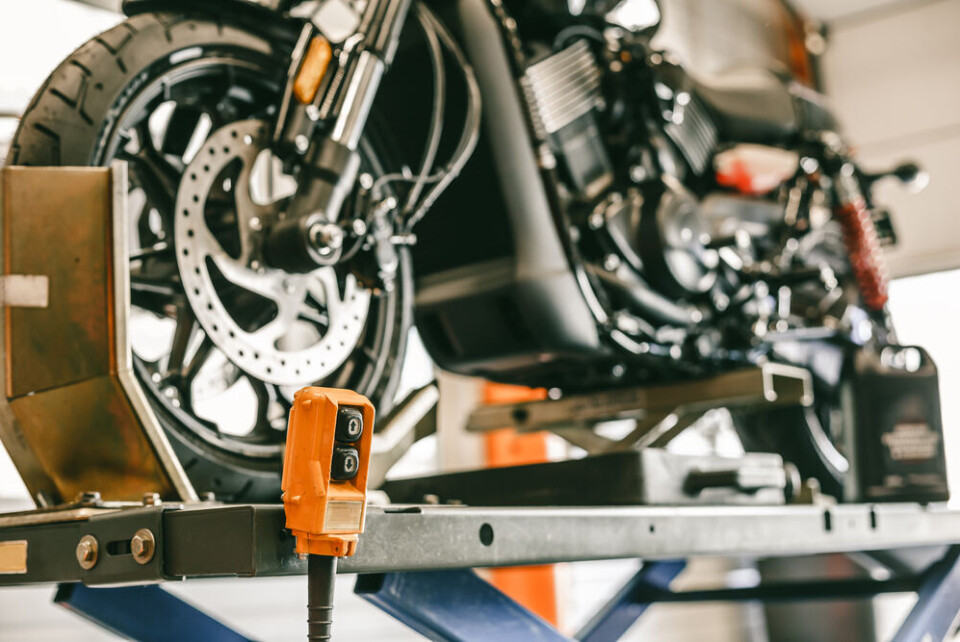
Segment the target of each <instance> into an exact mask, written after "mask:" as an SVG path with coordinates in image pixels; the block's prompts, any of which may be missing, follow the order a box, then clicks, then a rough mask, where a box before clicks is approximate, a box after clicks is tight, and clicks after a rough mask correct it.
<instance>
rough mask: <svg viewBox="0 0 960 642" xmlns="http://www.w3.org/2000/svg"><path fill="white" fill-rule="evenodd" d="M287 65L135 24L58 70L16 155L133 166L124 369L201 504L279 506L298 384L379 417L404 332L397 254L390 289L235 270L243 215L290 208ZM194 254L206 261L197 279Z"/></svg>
mask: <svg viewBox="0 0 960 642" xmlns="http://www.w3.org/2000/svg"><path fill="white" fill-rule="evenodd" d="M294 35H295V34H294ZM288 56H289V45H288V44H283V43H277V42H276V41H274V40H271V39H268V38H266V37H264V36H261V35H258V34H256V33H253V32H251V31H249V30H246V29H242V28H240V27H238V26H232V25H231V24H229V23H228V22H223V21H222V20H214V19H210V18H208V17H204V16H202V15H182V14H165V13H153V14H141V15H137V16H134V17H132V18H130V19H129V20H127V21H125V22H123V23H121V24H119V25H117V26H116V27H114V28H112V29H110V30H108V31H106V32H104V33H102V34H101V35H99V36H97V37H96V38H94V39H92V40H90V41H89V42H87V43H86V44H84V45H83V46H81V47H80V48H79V49H78V50H77V51H75V52H74V53H73V54H72V55H71V56H70V57H69V58H67V60H65V61H64V62H63V63H62V64H61V65H60V66H59V67H58V68H57V69H56V70H55V71H54V72H53V74H52V75H51V76H50V77H49V78H48V79H47V81H46V83H45V84H44V85H43V87H42V88H41V89H40V90H39V92H38V93H37V94H36V96H35V97H34V98H33V100H32V101H31V103H30V105H29V107H28V108H27V110H26V112H25V113H24V115H23V117H22V119H21V121H20V126H19V128H18V130H17V133H16V135H15V138H14V140H13V142H12V145H11V148H10V154H9V158H8V164H10V165H32V166H105V165H109V164H110V163H111V162H112V161H114V160H116V159H121V160H126V161H127V162H128V167H129V176H130V181H129V193H128V203H129V208H128V220H129V226H128V229H129V233H130V243H129V245H130V248H131V255H130V275H131V288H132V291H131V301H132V308H131V313H130V318H129V332H128V334H129V336H130V337H131V343H132V346H133V351H134V355H133V357H134V368H135V371H136V374H137V377H138V379H139V382H140V384H141V386H142V387H143V389H144V390H145V392H146V396H147V398H148V399H149V400H150V403H151V405H152V407H153V409H154V411H155V413H156V415H157V417H158V419H159V421H160V423H161V424H162V425H163V428H164V429H165V431H166V432H167V434H168V435H169V437H170V442H171V444H172V446H173V448H174V450H175V451H176V452H177V455H178V456H179V458H180V460H181V462H182V463H183V466H184V469H185V470H186V472H187V475H188V476H189V477H190V479H191V481H192V482H193V484H194V486H195V488H196V489H197V491H198V492H200V493H204V492H213V493H215V494H216V495H217V496H218V497H219V498H221V499H223V500H227V501H243V502H261V501H277V500H278V499H279V492H280V491H279V486H280V472H281V465H282V462H281V457H282V452H283V445H284V441H285V436H286V419H287V414H288V411H289V408H290V404H291V401H292V396H293V393H294V392H295V391H296V390H297V389H299V388H300V387H303V386H306V385H321V386H329V387H338V388H349V389H353V390H356V391H358V392H360V393H361V394H363V395H366V396H367V397H368V398H370V400H371V401H372V402H373V403H374V404H375V405H376V406H377V410H378V412H387V411H388V410H389V407H390V405H391V404H392V402H393V401H394V394H395V392H396V388H397V383H398V379H399V375H400V366H401V362H402V357H403V353H404V348H405V342H406V336H407V332H408V330H409V327H410V323H411V315H410V306H411V296H412V280H411V268H410V259H409V256H408V253H407V252H406V251H405V250H402V249H401V250H400V267H399V273H398V275H397V278H396V280H395V284H394V286H393V287H391V288H377V289H375V290H371V289H367V288H366V287H365V286H364V285H362V284H361V283H360V282H359V280H357V279H356V278H354V277H353V276H352V275H351V274H350V271H349V270H348V269H343V270H340V269H334V268H325V269H324V270H320V271H318V272H316V273H314V274H311V275H306V276H302V275H287V274H284V273H282V272H280V271H279V270H272V269H269V268H268V267H267V266H262V265H259V264H258V263H257V262H256V261H253V262H249V261H248V262H243V261H241V260H240V259H239V258H238V257H241V254H242V253H241V251H240V248H241V246H242V245H243V243H242V241H243V235H244V234H249V233H251V232H250V230H248V229H240V230H238V229H237V228H238V227H240V223H239V221H244V220H245V221H248V222H250V223H249V226H248V227H255V226H254V224H253V221H255V220H256V219H257V217H255V216H254V217H250V216H246V217H244V216H241V215H240V212H241V209H242V207H247V208H253V211H258V212H259V211H263V212H269V211H271V208H274V209H276V208H282V207H283V204H284V196H285V195H289V193H290V191H291V190H290V188H289V185H288V186H287V188H286V191H284V188H283V186H282V185H281V186H280V187H278V186H277V185H276V183H277V182H278V181H277V180H275V179H277V178H278V176H277V171H278V170H277V169H276V167H277V165H278V164H279V163H276V162H274V161H275V159H273V158H272V157H271V156H270V154H269V152H268V151H266V146H267V144H268V142H269V134H268V132H269V129H270V123H272V121H273V118H274V116H275V114H276V111H277V109H278V104H279V100H280V95H281V92H282V89H283V86H284V82H285V80H286V78H285V73H286V69H287V64H288V60H289V58H288ZM208 152H209V158H208V157H207V153H208ZM361 155H362V171H363V172H365V173H368V174H370V175H371V176H372V177H376V176H378V175H380V174H382V173H384V172H385V170H384V168H383V165H382V163H383V161H382V159H381V156H382V155H381V154H379V153H378V151H377V145H376V144H374V143H372V142H371V141H370V140H365V141H364V143H363V144H362V145H361ZM279 178H280V179H282V178H283V177H282V176H281V177H279ZM287 178H288V179H289V180H291V181H292V180H293V179H292V178H289V177H287ZM279 182H281V183H282V182H283V181H282V180H280V181H279ZM199 185H202V186H203V188H202V190H201V189H200V187H198V186H199ZM184 186H186V187H184ZM185 189H189V190H192V191H190V192H189V194H190V200H191V201H195V202H196V203H197V204H196V205H195V206H194V205H191V206H190V207H189V208H188V207H184V203H185V202H190V201H185V200H184V198H185V196H184V194H185V192H184V190H185ZM198 190H199V191H200V192H202V193H201V194H200V196H201V198H197V192H198ZM281 192H282V193H281ZM181 213H182V215H183V220H187V221H190V226H191V227H190V228H189V229H184V228H183V226H184V225H186V224H185V223H183V222H181V219H180V218H178V217H179V216H180V214H181ZM62 224H63V225H69V224H70V222H69V220H68V218H67V216H66V215H65V217H64V220H63V221H62ZM178 225H179V226H181V227H179V228H178V227H177V226H178ZM195 228H196V229H195ZM188 252H192V254H191V257H196V256H197V255H198V253H199V254H200V255H201V256H202V257H204V258H203V259H202V260H201V261H200V262H199V263H197V264H196V266H195V267H194V266H193V265H192V264H191V267H190V269H189V273H188V271H187V270H186V264H185V263H184V260H183V256H182V255H183V254H187V253H188ZM193 260H197V259H195V258H194V259H193ZM214 302H215V303H216V304H217V305H213V303H214ZM201 304H202V305H201ZM285 311H291V312H290V313H289V314H288V313H286V312H285ZM245 346H254V347H253V348H245ZM265 364H273V365H265Z"/></svg>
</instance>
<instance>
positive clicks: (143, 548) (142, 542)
mask: <svg viewBox="0 0 960 642" xmlns="http://www.w3.org/2000/svg"><path fill="white" fill-rule="evenodd" d="M155 550H156V540H155V539H154V537H153V533H152V532H151V531H150V530H149V529H147V528H141V529H140V530H138V531H137V532H136V533H134V535H133V537H132V538H131V539H130V553H131V554H132V555H133V559H134V560H135V561H136V562H137V564H146V563H148V562H149V561H150V560H152V559H153V553H154V551H155Z"/></svg>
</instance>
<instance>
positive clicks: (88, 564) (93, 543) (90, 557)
mask: <svg viewBox="0 0 960 642" xmlns="http://www.w3.org/2000/svg"><path fill="white" fill-rule="evenodd" d="M98 551H99V546H98V545H97V538H95V537H94V536H93V535H84V536H83V537H82V538H81V539H80V542H79V543H78V544H77V550H76V555H77V563H78V564H80V568H82V569H84V570H87V571H89V570H90V569H91V568H93V567H94V566H96V565H97V555H98Z"/></svg>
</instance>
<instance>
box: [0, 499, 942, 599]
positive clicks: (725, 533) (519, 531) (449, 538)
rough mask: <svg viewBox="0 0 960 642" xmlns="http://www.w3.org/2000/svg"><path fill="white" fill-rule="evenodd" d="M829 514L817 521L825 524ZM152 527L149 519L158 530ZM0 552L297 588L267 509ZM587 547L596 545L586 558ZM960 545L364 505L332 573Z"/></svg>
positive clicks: (596, 516) (71, 577) (707, 519)
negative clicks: (96, 559) (88, 553)
mask: <svg viewBox="0 0 960 642" xmlns="http://www.w3.org/2000/svg"><path fill="white" fill-rule="evenodd" d="M828 515H829V519H827V516H828ZM158 518H160V519H158ZM5 519H6V521H5V524H6V526H5V527H0V542H4V541H21V540H22V541H26V542H27V550H28V551H29V554H28V555H29V559H28V563H27V570H26V572H25V573H22V574H16V575H3V574H0V585H9V584H27V583H37V582H74V581H82V582H84V583H86V584H89V585H94V584H108V583H119V582H144V581H151V580H152V581H157V580H163V579H179V578H183V577H198V576H225V575H242V576H254V575H257V576H269V575H301V574H305V573H306V563H305V562H302V561H300V560H299V559H298V558H297V556H296V554H295V553H294V543H293V538H292V537H291V536H290V535H289V534H288V533H287V532H286V531H285V530H284V525H285V518H284V514H283V508H282V507H281V506H266V505H264V506H257V505H236V506H207V507H202V506H201V507H188V506H186V505H184V506H182V507H181V506H180V505H166V504H164V505H163V506H160V507H140V508H123V509H119V510H118V509H114V510H112V511H108V510H104V511H100V512H94V514H93V516H92V517H91V516H90V512H85V513H77V512H76V511H74V512H73V513H71V514H70V519H71V521H63V522H54V523H46V524H22V525H17V524H16V523H15V520H13V521H11V520H10V519H8V518H5ZM140 528H150V529H151V530H152V531H153V533H154V534H155V536H156V538H157V550H158V557H159V556H162V558H163V559H162V564H159V563H152V564H150V565H146V566H141V565H139V564H137V563H136V562H135V561H134V560H132V559H131V557H130V556H129V555H115V556H108V557H105V558H104V559H103V560H102V563H98V564H97V565H96V566H95V567H94V568H93V569H91V570H83V569H81V568H80V567H79V565H78V564H77V561H76V558H75V549H76V547H77V544H78V543H79V541H80V539H81V538H82V537H83V536H84V535H88V534H89V535H93V536H94V537H96V538H97V539H98V541H100V542H104V543H108V544H109V543H110V542H114V541H129V539H130V537H132V535H133V534H134V533H135V532H136V531H137V530H139V529H140ZM597 542H603V545H602V546H598V545H597ZM957 543H960V511H958V510H953V509H949V508H947V507H946V506H942V505H928V506H925V507H924V506H920V505H918V504H889V505H875V506H870V505H858V504H851V505H840V506H833V507H829V508H824V507H817V506H771V507H757V506H753V507H707V506H702V507H701V506H690V507H679V508H676V507H632V508H622V507H613V508H469V507H462V506H408V507H401V506H391V507H376V506H371V507H369V509H368V511H367V523H366V531H365V533H364V534H363V536H362V537H361V538H360V545H359V548H358V550H357V554H356V555H355V556H354V557H350V558H346V559H344V560H343V563H342V564H341V565H340V567H339V570H340V571H341V572H344V573H382V572H392V571H406V570H414V571H421V570H439V569H452V568H467V567H490V566H512V565H524V564H549V563H555V562H568V561H584V560H598V559H626V558H634V559H636V558H639V559H644V560H648V561H649V560H665V559H685V558H688V557H691V556H699V555H715V556H730V557H737V556H750V557H784V556H796V555H816V554H823V553H840V552H853V551H877V550H890V549H897V548H908V547H924V546H926V547H932V546H943V545H950V544H957Z"/></svg>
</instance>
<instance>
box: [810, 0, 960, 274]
mask: <svg viewBox="0 0 960 642" xmlns="http://www.w3.org/2000/svg"><path fill="white" fill-rule="evenodd" d="M799 4H801V5H804V7H805V8H806V9H807V10H809V11H810V12H811V13H813V14H814V15H817V14H818V13H820V14H821V15H822V17H824V18H826V19H827V20H828V22H827V25H828V42H829V46H828V50H827V53H826V55H825V56H824V59H823V70H822V71H823V79H824V83H825V88H826V91H827V93H828V95H829V96H830V99H831V102H832V103H833V105H834V107H835V109H836V110H837V111H838V112H839V114H840V118H841V121H842V122H843V123H844V126H845V131H846V134H847V136H848V138H849V139H850V140H851V141H852V142H853V143H855V144H856V145H857V147H858V148H859V151H860V156H861V158H862V162H863V164H864V165H865V166H866V167H868V168H871V167H876V168H882V167H885V166H888V165H891V164H893V163H895V162H896V161H897V160H898V159H903V158H912V159H917V160H919V161H920V162H921V164H922V165H924V166H925V167H926V168H927V170H928V171H929V173H930V176H931V183H930V185H929V187H928V188H927V189H926V190H925V191H924V192H922V193H920V194H917V195H914V194H908V193H906V192H905V191H904V190H903V189H902V188H901V187H899V186H896V185H885V186H883V187H882V188H880V189H879V190H878V194H877V199H878V202H880V203H882V204H885V205H888V206H889V207H890V209H891V211H892V212H893V214H894V221H895V223H896V225H897V229H898V232H899V234H900V240H901V245H900V247H899V248H897V249H895V250H893V251H892V252H891V254H890V267H891V271H892V273H893V274H894V275H895V276H906V275H914V274H920V273H925V272H932V271H938V270H946V269H950V268H956V267H960V198H958V195H957V187H958V186H960V38H958V37H957V28H958V26H960V0H932V1H931V0H906V1H903V0H901V1H898V2H894V1H890V0H886V1H884V0H873V1H871V2H867V1H866V0H855V1H851V0H845V1H844V2H836V1H835V0H804V1H802V2H800V3H799ZM841 8H843V9H846V11H843V9H841ZM842 11H843V12H842Z"/></svg>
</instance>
